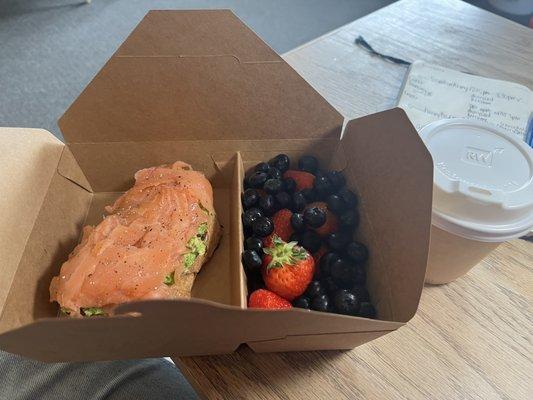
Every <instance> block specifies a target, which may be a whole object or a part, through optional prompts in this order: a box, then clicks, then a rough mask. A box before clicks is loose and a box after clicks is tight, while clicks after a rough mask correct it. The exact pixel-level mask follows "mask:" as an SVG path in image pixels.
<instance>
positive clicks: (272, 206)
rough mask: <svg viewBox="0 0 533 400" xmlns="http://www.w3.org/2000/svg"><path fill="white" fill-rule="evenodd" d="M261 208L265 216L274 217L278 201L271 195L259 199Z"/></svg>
mask: <svg viewBox="0 0 533 400" xmlns="http://www.w3.org/2000/svg"><path fill="white" fill-rule="evenodd" d="M259 208H261V210H263V211H264V214H265V215H273V214H274V213H275V212H276V210H277V209H276V200H275V199H274V196H272V195H271V194H267V195H266V196H263V197H261V198H260V199H259Z"/></svg>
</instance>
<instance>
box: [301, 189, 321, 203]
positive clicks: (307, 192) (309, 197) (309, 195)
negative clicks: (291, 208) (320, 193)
mask: <svg viewBox="0 0 533 400" xmlns="http://www.w3.org/2000/svg"><path fill="white" fill-rule="evenodd" d="M300 193H301V194H303V196H304V197H305V200H306V201H307V202H308V203H312V202H313V201H315V200H316V199H317V197H316V193H315V191H314V190H313V189H302V190H301V191H300Z"/></svg>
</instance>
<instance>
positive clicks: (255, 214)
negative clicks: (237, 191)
mask: <svg viewBox="0 0 533 400" xmlns="http://www.w3.org/2000/svg"><path fill="white" fill-rule="evenodd" d="M262 216H263V212H262V211H261V210H260V209H259V208H255V207H254V208H250V209H248V210H246V211H245V212H244V213H243V214H242V226H243V227H244V229H247V230H251V229H252V225H253V224H254V222H255V220H256V219H258V218H260V217H262Z"/></svg>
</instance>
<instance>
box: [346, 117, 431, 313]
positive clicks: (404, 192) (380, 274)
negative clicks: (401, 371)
mask: <svg viewBox="0 0 533 400" xmlns="http://www.w3.org/2000/svg"><path fill="white" fill-rule="evenodd" d="M339 150H340V151H342V152H344V156H345V158H346V160H347V167H346V169H345V173H346V175H347V179H348V182H350V183H353V184H354V187H355V188H356V189H357V191H358V192H359V195H360V200H361V201H360V213H361V217H362V219H361V226H360V229H359V231H358V232H359V233H360V235H361V238H362V240H363V241H364V242H366V243H368V245H369V248H370V252H371V257H370V262H369V266H368V286H369V291H370V293H373V294H376V293H381V295H380V296H379V297H373V298H372V300H373V301H374V303H375V305H376V306H377V309H378V315H379V316H380V317H381V318H385V319H389V320H393V321H400V322H406V321H408V320H409V319H410V318H411V317H413V315H414V314H415V312H416V309H417V307H418V302H419V300H420V295H421V293H422V287H423V285H424V278H423V277H424V273H425V270H426V263H427V258H428V249H429V235H430V228H431V201H432V190H433V161H432V160H431V156H430V154H429V152H428V151H427V150H426V147H425V146H424V144H423V142H422V140H421V139H420V137H419V136H418V134H417V133H416V131H415V130H414V128H413V126H412V125H411V123H410V121H409V119H408V118H407V116H406V114H405V112H404V111H403V110H401V109H399V108H395V109H393V110H389V111H385V112H381V113H377V114H372V115H369V116H367V117H363V118H359V119H356V120H353V121H350V122H349V123H348V125H347V126H346V130H345V131H344V136H343V138H342V145H341V146H340V147H339ZM386 292H389V295H388V296H385V295H384V294H385V293H386Z"/></svg>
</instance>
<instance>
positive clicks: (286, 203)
mask: <svg viewBox="0 0 533 400" xmlns="http://www.w3.org/2000/svg"><path fill="white" fill-rule="evenodd" d="M275 198H276V203H277V205H278V207H279V208H289V209H290V208H291V207H292V196H291V195H290V194H289V193H287V192H278V193H276V195H275Z"/></svg>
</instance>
